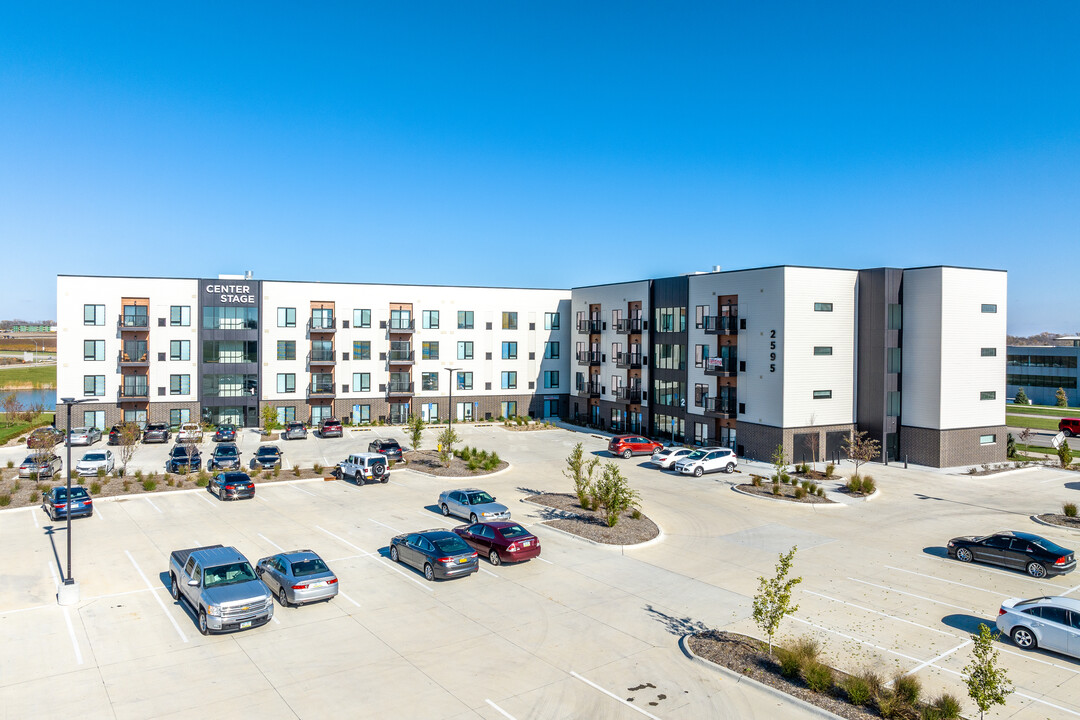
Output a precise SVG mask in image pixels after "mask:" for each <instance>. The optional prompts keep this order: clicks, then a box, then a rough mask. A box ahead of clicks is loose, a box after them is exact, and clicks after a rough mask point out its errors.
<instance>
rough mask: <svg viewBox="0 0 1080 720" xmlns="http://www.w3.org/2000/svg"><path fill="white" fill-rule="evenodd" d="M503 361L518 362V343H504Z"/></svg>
mask: <svg viewBox="0 0 1080 720" xmlns="http://www.w3.org/2000/svg"><path fill="white" fill-rule="evenodd" d="M502 359H503V360H517V343H516V342H504V343H503V344H502Z"/></svg>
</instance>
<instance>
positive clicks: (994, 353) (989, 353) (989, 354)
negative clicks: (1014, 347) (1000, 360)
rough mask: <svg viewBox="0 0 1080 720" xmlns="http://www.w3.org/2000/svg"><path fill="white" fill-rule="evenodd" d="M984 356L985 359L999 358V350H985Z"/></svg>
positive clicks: (983, 350)
mask: <svg viewBox="0 0 1080 720" xmlns="http://www.w3.org/2000/svg"><path fill="white" fill-rule="evenodd" d="M982 356H983V357H997V348H983V349H982Z"/></svg>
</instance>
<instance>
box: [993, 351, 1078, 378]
mask: <svg viewBox="0 0 1080 720" xmlns="http://www.w3.org/2000/svg"><path fill="white" fill-rule="evenodd" d="M1005 364H1006V365H1008V366H1009V367H1042V368H1070V369H1071V368H1074V367H1076V355H1009V356H1008V359H1007V360H1006V361H1005ZM1010 384H1012V383H1010Z"/></svg>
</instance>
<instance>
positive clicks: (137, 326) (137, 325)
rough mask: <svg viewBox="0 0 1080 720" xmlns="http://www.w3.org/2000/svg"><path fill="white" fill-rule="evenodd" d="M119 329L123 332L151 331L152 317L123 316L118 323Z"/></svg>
mask: <svg viewBox="0 0 1080 720" xmlns="http://www.w3.org/2000/svg"><path fill="white" fill-rule="evenodd" d="M116 324H117V327H119V328H120V329H121V330H133V331H142V332H145V331H146V330H149V329H150V316H149V315H121V316H120V318H119V319H118V320H117V321H116Z"/></svg>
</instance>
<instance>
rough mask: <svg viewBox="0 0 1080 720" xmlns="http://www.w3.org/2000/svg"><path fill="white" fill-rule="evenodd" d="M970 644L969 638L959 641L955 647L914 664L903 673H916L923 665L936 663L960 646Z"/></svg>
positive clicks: (963, 646)
mask: <svg viewBox="0 0 1080 720" xmlns="http://www.w3.org/2000/svg"><path fill="white" fill-rule="evenodd" d="M970 644H971V641H970V640H965V641H964V642H962V643H960V644H959V645H957V646H956V647H954V648H953V649H952V650H946V651H945V652H943V653H941V654H940V655H938V656H937V657H936V658H934V659H933V660H926V661H925V662H922V663H919V664H918V665H916V666H915V667H913V668H912V669H910V670H908V671H907V672H906V673H904V674H905V675H914V674H915V673H917V672H919V671H920V670H922V669H923V668H924V667H928V666H930V665H933V664H934V663H936V662H937V661H938V660H944V659H945V658H947V657H949V656H950V655H952V654H953V653H954V652H956V651H957V650H960V649H961V648H965V647H967V646H968V645H970Z"/></svg>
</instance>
